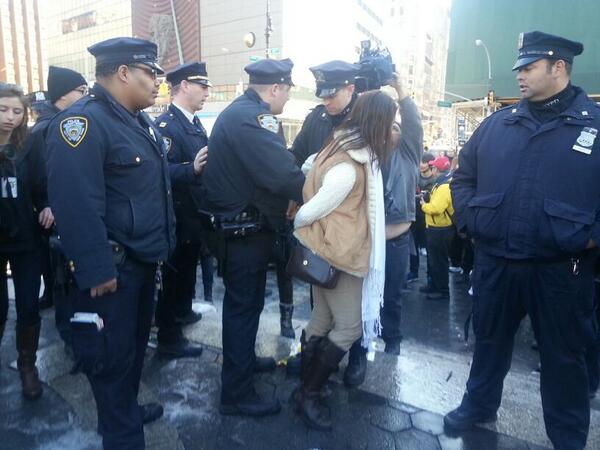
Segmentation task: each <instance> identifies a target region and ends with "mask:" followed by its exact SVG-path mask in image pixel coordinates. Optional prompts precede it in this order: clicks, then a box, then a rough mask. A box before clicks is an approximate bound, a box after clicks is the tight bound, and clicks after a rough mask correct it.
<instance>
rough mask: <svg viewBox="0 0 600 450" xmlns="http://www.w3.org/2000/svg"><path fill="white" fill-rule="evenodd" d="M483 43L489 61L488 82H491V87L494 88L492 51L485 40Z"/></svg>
mask: <svg viewBox="0 0 600 450" xmlns="http://www.w3.org/2000/svg"><path fill="white" fill-rule="evenodd" d="M481 44H482V45H483V49H484V50H485V56H487V62H488V82H489V84H490V89H491V88H492V60H491V59H490V52H489V50H488V48H487V45H485V42H482V43H481Z"/></svg>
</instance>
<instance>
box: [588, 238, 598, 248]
mask: <svg viewBox="0 0 600 450" xmlns="http://www.w3.org/2000/svg"><path fill="white" fill-rule="evenodd" d="M595 247H596V243H595V242H594V241H593V240H591V239H590V240H589V241H588V243H587V247H586V248H587V249H590V248H595Z"/></svg>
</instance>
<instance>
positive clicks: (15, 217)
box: [0, 144, 48, 253]
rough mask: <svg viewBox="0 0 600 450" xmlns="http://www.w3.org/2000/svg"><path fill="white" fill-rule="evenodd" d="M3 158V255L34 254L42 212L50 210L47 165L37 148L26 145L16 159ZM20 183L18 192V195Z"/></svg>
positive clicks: (0, 169)
mask: <svg viewBox="0 0 600 450" xmlns="http://www.w3.org/2000/svg"><path fill="white" fill-rule="evenodd" d="M12 151H13V148H12V146H11V145H8V146H6V147H5V148H4V150H3V151H2V153H1V154H0V182H1V186H0V187H1V190H0V252H2V253H4V252H21V251H31V250H34V249H35V248H36V247H37V246H38V245H39V244H40V242H41V241H40V236H41V228H40V226H39V225H38V220H37V217H38V214H39V212H40V211H41V210H42V209H44V208H45V207H46V206H48V200H47V196H46V184H45V161H44V158H43V155H42V154H41V153H40V152H39V151H36V149H35V148H34V147H31V146H29V145H27V144H26V145H25V147H24V148H23V149H22V150H21V151H17V152H16V157H15V158H14V159H12V158H11V159H7V157H6V155H7V154H9V153H11V152H12ZM15 182H16V192H15V189H14V188H15Z"/></svg>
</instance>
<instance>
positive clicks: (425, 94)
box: [386, 0, 451, 147]
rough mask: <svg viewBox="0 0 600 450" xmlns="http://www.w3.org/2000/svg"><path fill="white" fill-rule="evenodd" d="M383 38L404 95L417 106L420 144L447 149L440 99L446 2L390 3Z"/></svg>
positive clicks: (445, 45)
mask: <svg viewBox="0 0 600 450" xmlns="http://www.w3.org/2000/svg"><path fill="white" fill-rule="evenodd" d="M390 3H391V5H390V12H389V16H388V18H387V21H386V31H387V33H386V38H387V40H388V41H389V48H390V52H391V53H392V57H393V59H394V61H395V63H396V69H397V72H398V73H399V74H400V78H401V80H402V82H403V85H404V88H405V89H406V92H407V93H408V94H409V95H411V97H412V98H413V100H414V101H415V103H416V104H417V105H418V106H419V108H420V111H421V116H422V119H423V131H424V142H425V144H426V145H428V146H430V147H431V146H438V147H448V146H449V136H446V135H445V133H446V134H448V133H449V130H450V128H451V127H450V126H449V123H450V122H449V120H450V119H449V116H450V114H449V111H448V109H447V108H442V107H440V106H438V101H439V100H443V99H444V90H445V84H446V59H447V52H448V40H449V33H450V1H449V0H422V1H420V2H415V1H414V0H391V2H390Z"/></svg>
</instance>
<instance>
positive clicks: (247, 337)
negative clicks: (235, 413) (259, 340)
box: [221, 232, 274, 404]
mask: <svg viewBox="0 0 600 450" xmlns="http://www.w3.org/2000/svg"><path fill="white" fill-rule="evenodd" d="M273 239H274V237H273V234H271V233H268V232H260V233H258V234H256V235H253V236H248V237H244V238H239V239H232V240H230V241H228V242H227V250H226V253H227V254H226V258H225V265H224V270H223V283H224V285H225V297H224V299H223V370H222V373H221V382H222V387H221V403H223V404H232V403H236V402H239V401H242V400H244V399H246V398H247V397H248V396H249V395H251V394H252V392H253V389H254V386H253V381H252V377H253V373H254V362H255V359H256V354H255V352H254V346H255V344H256V333H257V331H258V322H259V319H260V314H261V312H262V310H263V306H264V303H265V284H266V281H267V266H268V263H269V257H270V253H271V247H272V245H273Z"/></svg>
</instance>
